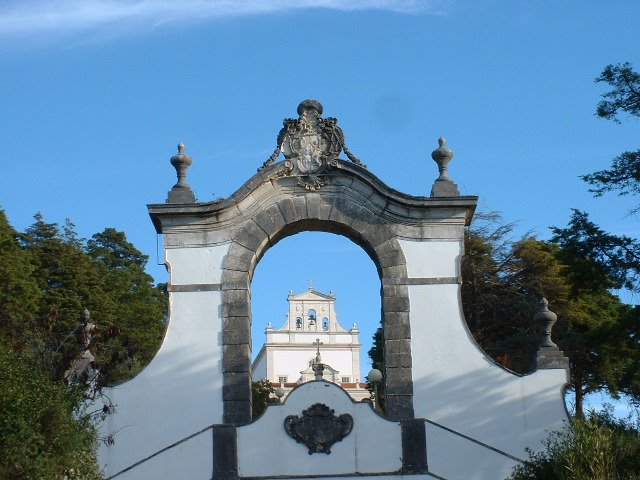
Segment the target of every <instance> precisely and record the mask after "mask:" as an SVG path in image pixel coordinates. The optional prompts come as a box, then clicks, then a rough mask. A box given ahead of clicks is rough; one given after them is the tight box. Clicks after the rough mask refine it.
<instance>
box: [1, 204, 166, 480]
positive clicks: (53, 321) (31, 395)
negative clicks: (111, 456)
mask: <svg viewBox="0 0 640 480" xmlns="http://www.w3.org/2000/svg"><path fill="white" fill-rule="evenodd" d="M146 262H147V257H146V256H145V255H143V254H142V253H141V252H139V251H138V250H137V249H136V248H135V247H134V246H133V245H131V244H130V243H129V242H128V241H127V239H126V237H125V235H124V233H122V232H118V231H116V230H115V229H105V230H104V231H103V232H101V233H98V234H96V235H94V236H93V237H92V238H91V239H90V240H89V241H85V240H84V239H81V238H79V237H78V235H77V234H76V232H75V230H74V225H73V223H71V222H70V221H68V220H67V222H66V224H65V225H64V226H63V227H62V228H60V227H59V226H58V225H57V224H55V223H47V222H45V221H44V219H43V217H42V215H40V214H37V215H36V217H35V223H34V224H33V225H32V226H31V227H29V228H28V229H27V230H26V231H25V232H24V233H23V234H19V233H18V232H16V231H15V230H14V229H13V228H12V227H11V226H10V225H9V223H8V221H7V219H6V216H5V215H4V212H2V211H0V385H1V386H2V388H0V452H2V453H1V454H0V478H24V479H31V478H33V479H49V478H52V479H53V478H56V479H58V478H59V479H64V478H66V479H75V478H77V479H88V480H91V479H94V478H99V474H98V470H97V466H96V461H95V457H94V454H93V448H94V443H95V431H94V428H93V425H92V423H91V418H90V416H89V415H87V414H86V412H82V411H80V410H79V409H81V407H82V405H84V401H85V399H86V392H85V391H84V389H83V388H81V387H80V386H78V387H68V386H66V385H65V384H64V382H63V381H62V377H63V374H64V372H65V370H67V369H68V368H69V366H70V365H71V363H72V361H73V360H74V359H75V358H76V357H77V355H78V354H79V353H81V352H82V351H83V349H84V346H83V345H82V343H81V342H80V339H79V336H78V326H79V324H80V322H81V320H82V311H83V310H84V309H85V308H87V309H88V310H89V311H90V312H91V316H92V321H93V322H94V323H95V324H96V325H97V327H98V331H97V334H95V335H94V337H93V340H92V343H91V346H90V350H91V352H92V354H93V355H94V356H95V357H96V367H97V368H98V369H99V370H100V372H101V374H102V377H101V379H102V381H103V382H105V381H108V382H109V383H115V382H120V381H123V380H126V379H127V378H130V377H131V376H133V375H135V373H137V372H138V371H139V370H140V369H141V368H142V367H143V366H144V365H145V364H146V363H147V362H149V360H150V359H151V357H152V356H153V355H154V354H155V352H156V351H157V349H158V348H159V346H160V343H161V340H162V334H163V332H164V327H165V325H164V319H165V318H166V311H167V298H166V286H165V285H159V286H154V284H153V279H152V278H151V276H149V275H148V274H147V273H146V272H145V271H144V267H145V265H146ZM16 352H20V353H19V354H18V353H16Z"/></svg>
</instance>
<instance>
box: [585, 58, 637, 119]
mask: <svg viewBox="0 0 640 480" xmlns="http://www.w3.org/2000/svg"><path fill="white" fill-rule="evenodd" d="M602 82H603V83H608V84H609V85H610V86H612V87H613V90H611V91H610V92H607V93H605V94H603V95H602V98H603V100H601V101H600V103H598V108H597V110H596V115H598V116H599V117H602V118H606V119H608V120H613V121H614V122H617V123H620V120H619V119H618V118H617V116H618V114H619V113H620V112H625V113H628V114H630V115H633V116H634V117H639V116H640V75H639V74H638V73H636V72H635V71H634V70H633V66H632V65H631V64H630V63H628V62H626V63H623V64H622V65H620V64H617V65H607V66H606V67H605V69H604V70H603V71H602V73H601V74H600V76H599V77H598V78H596V83H602Z"/></svg>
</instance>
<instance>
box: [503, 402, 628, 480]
mask: <svg viewBox="0 0 640 480" xmlns="http://www.w3.org/2000/svg"><path fill="white" fill-rule="evenodd" d="M639 478H640V432H639V431H638V429H637V427H636V426H632V425H630V424H629V423H628V422H625V421H620V420H613V419H612V418H611V417H609V416H607V415H606V414H605V415H595V414H592V415H591V416H590V417H589V418H587V419H585V420H579V419H577V420H574V422H573V423H572V425H571V427H566V428H565V429H563V430H561V431H560V432H555V433H552V434H551V435H550V436H549V438H548V439H547V440H546V442H545V449H544V450H543V451H541V452H530V453H529V460H528V461H526V462H525V463H524V464H522V465H518V466H517V467H516V468H515V469H514V471H513V473H512V475H511V476H510V477H509V480H637V479H639Z"/></svg>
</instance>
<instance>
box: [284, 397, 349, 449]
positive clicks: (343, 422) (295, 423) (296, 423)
mask: <svg viewBox="0 0 640 480" xmlns="http://www.w3.org/2000/svg"><path fill="white" fill-rule="evenodd" d="M284 429H285V430H286V432H287V434H288V435H289V436H290V437H291V438H293V439H294V440H295V441H296V442H298V443H304V444H305V445H306V446H307V448H308V449H309V455H312V454H314V453H326V454H327V455H329V454H330V453H331V446H332V445H333V444H334V443H336V442H340V441H342V439H343V438H344V437H346V436H347V435H349V434H350V433H351V430H353V417H352V416H351V415H349V414H348V413H343V414H342V415H339V416H337V417H336V416H335V415H334V410H333V409H331V408H329V407H327V406H326V405H324V404H323V403H314V404H313V405H311V406H310V407H309V408H307V409H306V410H303V411H302V417H300V416H297V415H289V416H288V417H287V418H285V419H284Z"/></svg>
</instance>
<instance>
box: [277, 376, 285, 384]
mask: <svg viewBox="0 0 640 480" xmlns="http://www.w3.org/2000/svg"><path fill="white" fill-rule="evenodd" d="M278 382H280V383H287V377H286V375H284V376H280V377H278Z"/></svg>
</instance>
